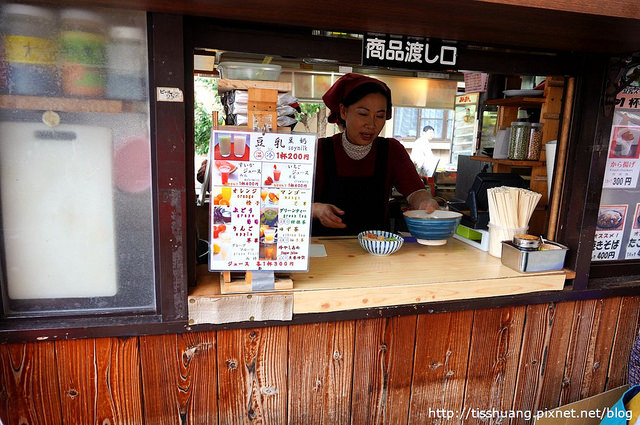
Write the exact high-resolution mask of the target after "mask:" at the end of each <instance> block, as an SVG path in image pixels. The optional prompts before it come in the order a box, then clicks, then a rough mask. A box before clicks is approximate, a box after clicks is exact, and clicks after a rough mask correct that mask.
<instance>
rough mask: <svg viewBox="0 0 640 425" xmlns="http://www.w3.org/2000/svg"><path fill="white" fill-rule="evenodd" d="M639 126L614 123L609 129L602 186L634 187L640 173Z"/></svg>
mask: <svg viewBox="0 0 640 425" xmlns="http://www.w3.org/2000/svg"><path fill="white" fill-rule="evenodd" d="M639 139H640V126H634V125H616V126H614V127H613V130H612V131H611V140H610V141H609V153H608V158H607V168H606V170H605V173H604V183H603V185H602V187H603V188H614V189H616V188H635V187H636V186H637V185H638V174H640V159H638V158H639V157H640V149H638V140H639Z"/></svg>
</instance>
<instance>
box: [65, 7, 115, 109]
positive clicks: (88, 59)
mask: <svg viewBox="0 0 640 425" xmlns="http://www.w3.org/2000/svg"><path fill="white" fill-rule="evenodd" d="M59 41H60V61H61V64H62V89H63V92H64V94H66V95H70V96H92V97H99V96H103V95H104V89H105V64H106V46H107V39H106V26H105V24H104V21H103V20H102V17H101V16H100V15H98V14H97V13H94V12H91V11H88V10H81V9H65V10H62V11H61V12H60V35H59Z"/></svg>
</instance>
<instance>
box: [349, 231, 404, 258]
mask: <svg viewBox="0 0 640 425" xmlns="http://www.w3.org/2000/svg"><path fill="white" fill-rule="evenodd" d="M374 237H375V238H376V239H374ZM358 241H359V242H360V246H362V248H363V249H364V250H365V251H367V252H368V253H370V254H373V255H377V256H380V257H384V256H387V255H391V254H393V253H394V252H396V251H397V250H399V249H400V247H401V246H402V244H403V243H404V239H403V238H402V236H400V235H396V234H395V233H391V232H385V231H384V230H365V231H364V232H361V233H360V234H358Z"/></svg>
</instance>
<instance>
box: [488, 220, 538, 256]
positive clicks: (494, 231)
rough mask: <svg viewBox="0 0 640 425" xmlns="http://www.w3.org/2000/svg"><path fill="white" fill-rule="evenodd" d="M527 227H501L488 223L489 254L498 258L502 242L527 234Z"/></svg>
mask: <svg viewBox="0 0 640 425" xmlns="http://www.w3.org/2000/svg"><path fill="white" fill-rule="evenodd" d="M527 230H529V226H525V227H503V226H497V225H495V224H493V223H489V254H491V255H493V256H494V257H500V255H501V254H502V242H503V241H509V242H511V241H512V240H513V237H514V236H515V235H518V234H521V233H527Z"/></svg>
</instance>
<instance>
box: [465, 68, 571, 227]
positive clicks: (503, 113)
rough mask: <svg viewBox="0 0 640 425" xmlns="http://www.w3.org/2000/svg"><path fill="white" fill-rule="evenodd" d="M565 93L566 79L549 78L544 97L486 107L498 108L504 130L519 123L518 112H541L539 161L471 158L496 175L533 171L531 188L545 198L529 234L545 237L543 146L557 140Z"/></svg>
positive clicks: (497, 102)
mask: <svg viewBox="0 0 640 425" xmlns="http://www.w3.org/2000/svg"><path fill="white" fill-rule="evenodd" d="M563 93H564V78H563V77H557V76H547V79H546V83H545V88H544V96H543V97H509V98H504V99H491V100H487V101H486V102H485V104H486V105H497V106H498V118H497V122H496V126H497V129H500V130H504V129H506V128H508V127H510V126H511V123H512V122H514V121H517V120H518V109H519V108H521V107H525V108H536V107H539V108H540V123H541V124H543V127H542V150H541V152H540V160H539V161H514V160H510V159H493V158H489V157H484V156H472V157H471V159H473V160H476V161H484V162H490V163H492V164H493V171H494V172H495V173H510V172H512V170H513V168H514V167H531V180H530V184H529V188H530V189H531V190H533V191H534V192H538V193H540V194H542V198H541V199H540V202H539V203H538V208H537V210H536V211H535V212H534V214H533V216H532V217H531V221H530V223H529V233H532V234H536V235H538V234H544V233H545V232H546V228H547V222H548V211H547V208H546V207H547V204H548V203H549V199H548V195H547V166H546V153H545V148H544V145H545V144H546V143H547V142H549V141H551V140H556V139H557V138H558V128H559V126H560V115H561V112H562V95H563Z"/></svg>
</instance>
